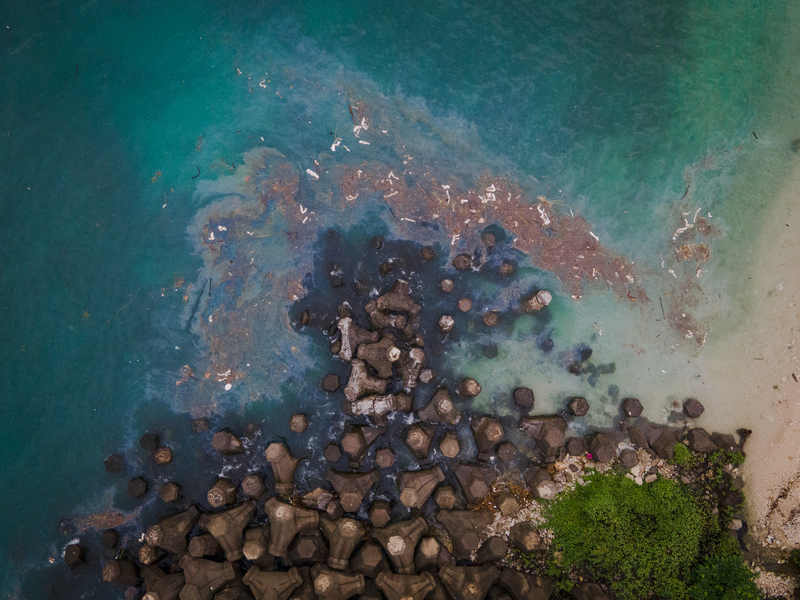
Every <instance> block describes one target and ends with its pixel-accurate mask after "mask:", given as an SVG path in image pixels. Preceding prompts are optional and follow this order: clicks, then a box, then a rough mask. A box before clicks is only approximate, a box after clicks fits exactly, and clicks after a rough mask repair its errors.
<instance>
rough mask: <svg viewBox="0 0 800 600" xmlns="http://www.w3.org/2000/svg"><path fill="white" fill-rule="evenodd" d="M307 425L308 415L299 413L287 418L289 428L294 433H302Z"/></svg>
mask: <svg viewBox="0 0 800 600" xmlns="http://www.w3.org/2000/svg"><path fill="white" fill-rule="evenodd" d="M306 427H308V417H306V416H305V415H301V414H296V415H292V418H291V419H289V429H291V430H292V431H293V432H295V433H303V432H304V431H305V430H306Z"/></svg>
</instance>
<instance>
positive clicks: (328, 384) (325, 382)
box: [322, 373, 339, 392]
mask: <svg viewBox="0 0 800 600" xmlns="http://www.w3.org/2000/svg"><path fill="white" fill-rule="evenodd" d="M322 389H324V390H325V391H326V392H335V391H336V390H338V389H339V376H338V375H336V374H335V373H328V374H327V375H325V377H323V378H322Z"/></svg>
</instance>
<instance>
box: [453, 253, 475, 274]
mask: <svg viewBox="0 0 800 600" xmlns="http://www.w3.org/2000/svg"><path fill="white" fill-rule="evenodd" d="M453 266H454V267H455V268H456V270H458V271H466V270H467V269H471V268H472V257H471V256H470V255H469V254H459V255H458V256H456V257H455V258H454V259H453Z"/></svg>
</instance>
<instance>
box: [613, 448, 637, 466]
mask: <svg viewBox="0 0 800 600" xmlns="http://www.w3.org/2000/svg"><path fill="white" fill-rule="evenodd" d="M617 458H618V459H619V462H620V464H622V466H623V467H625V468H626V469H632V468H633V467H635V466H636V465H638V464H639V457H638V455H637V454H636V452H635V451H634V450H631V449H630V448H626V449H625V450H623V451H622V452H620V453H619V456H618V457H617Z"/></svg>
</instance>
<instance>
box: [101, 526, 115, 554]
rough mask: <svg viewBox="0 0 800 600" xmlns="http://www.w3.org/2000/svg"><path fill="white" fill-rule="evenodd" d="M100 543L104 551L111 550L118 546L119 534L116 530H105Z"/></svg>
mask: <svg viewBox="0 0 800 600" xmlns="http://www.w3.org/2000/svg"><path fill="white" fill-rule="evenodd" d="M100 543H101V544H102V545H103V548H105V549H106V550H113V549H114V548H116V547H117V544H119V533H118V532H117V530H116V529H106V530H105V531H104V532H103V535H102V537H101V538H100Z"/></svg>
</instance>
